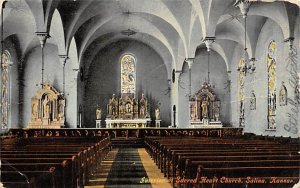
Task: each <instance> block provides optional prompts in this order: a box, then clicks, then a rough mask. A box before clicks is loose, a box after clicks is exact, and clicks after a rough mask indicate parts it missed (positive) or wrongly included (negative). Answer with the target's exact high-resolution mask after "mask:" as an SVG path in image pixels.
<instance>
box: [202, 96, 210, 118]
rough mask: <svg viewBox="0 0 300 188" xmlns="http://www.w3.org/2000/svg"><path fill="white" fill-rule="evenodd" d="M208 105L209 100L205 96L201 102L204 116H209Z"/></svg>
mask: <svg viewBox="0 0 300 188" xmlns="http://www.w3.org/2000/svg"><path fill="white" fill-rule="evenodd" d="M208 105H209V102H208V100H207V98H206V97H204V98H203V100H202V103H201V108H202V117H203V118H207V117H208Z"/></svg>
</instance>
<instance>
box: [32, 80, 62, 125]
mask: <svg viewBox="0 0 300 188" xmlns="http://www.w3.org/2000/svg"><path fill="white" fill-rule="evenodd" d="M64 111H65V98H64V96H63V95H62V94H61V93H60V92H58V91H57V90H56V89H55V88H54V87H53V86H52V85H51V84H50V83H49V82H45V83H44V84H43V85H42V88H41V89H40V90H38V91H37V92H36V94H35V96H34V97H32V98H31V119H30V122H29V124H28V128H43V129H47V128H48V129H57V128H61V127H63V126H64V122H65V115H64V114H65V112H64Z"/></svg>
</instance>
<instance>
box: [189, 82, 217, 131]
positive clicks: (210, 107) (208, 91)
mask: <svg viewBox="0 0 300 188" xmlns="http://www.w3.org/2000/svg"><path fill="white" fill-rule="evenodd" d="M189 106H190V127H191V128H220V127H222V122H221V121H220V101H219V100H218V99H217V97H216V94H215V93H214V91H213V89H212V87H211V85H210V84H209V83H207V82H204V83H203V85H202V87H201V89H200V90H199V91H198V92H197V93H196V94H195V95H194V96H192V97H191V98H190V100H189Z"/></svg>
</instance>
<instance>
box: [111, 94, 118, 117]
mask: <svg viewBox="0 0 300 188" xmlns="http://www.w3.org/2000/svg"><path fill="white" fill-rule="evenodd" d="M109 106H110V111H109V114H110V115H113V116H116V115H117V114H118V108H117V102H116V99H115V94H113V96H112V98H111V99H110V100H109Z"/></svg>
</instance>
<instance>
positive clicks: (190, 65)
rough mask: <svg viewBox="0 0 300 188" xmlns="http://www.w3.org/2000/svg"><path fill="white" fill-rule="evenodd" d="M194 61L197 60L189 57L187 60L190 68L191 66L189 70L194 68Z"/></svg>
mask: <svg viewBox="0 0 300 188" xmlns="http://www.w3.org/2000/svg"><path fill="white" fill-rule="evenodd" d="M194 60H195V58H194V57H193V58H191V57H187V58H185V60H184V61H185V62H187V63H188V66H189V69H191V68H192V65H193V63H194Z"/></svg>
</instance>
